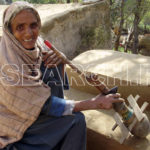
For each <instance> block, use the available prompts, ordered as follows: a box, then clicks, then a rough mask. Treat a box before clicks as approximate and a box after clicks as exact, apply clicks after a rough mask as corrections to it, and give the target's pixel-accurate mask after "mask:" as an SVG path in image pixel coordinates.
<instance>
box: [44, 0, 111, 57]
mask: <svg viewBox="0 0 150 150" xmlns="http://www.w3.org/2000/svg"><path fill="white" fill-rule="evenodd" d="M71 5H72V7H70V9H68V10H66V11H64V12H61V13H57V14H55V15H52V16H51V15H50V16H47V17H46V19H45V20H44V21H43V23H42V24H43V27H42V30H41V33H42V35H43V37H44V38H45V39H48V40H50V41H51V42H52V43H53V44H54V45H55V46H56V47H57V48H58V49H59V50H61V51H62V52H64V53H65V54H66V55H67V57H68V58H70V59H72V58H73V57H75V56H76V55H78V54H79V53H81V52H83V51H85V50H88V49H94V48H103V49H106V48H107V49H110V48H111V46H112V45H111V43H112V42H111V32H110V31H111V30H110V18H109V5H108V3H107V1H106V0H103V1H99V2H94V3H92V4H87V5H82V4H79V3H77V4H71ZM67 6H68V5H67Z"/></svg>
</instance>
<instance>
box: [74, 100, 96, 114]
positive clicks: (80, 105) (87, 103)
mask: <svg viewBox="0 0 150 150" xmlns="http://www.w3.org/2000/svg"><path fill="white" fill-rule="evenodd" d="M90 109H95V104H94V103H93V102H92V100H84V101H75V106H74V109H73V112H79V111H83V110H90Z"/></svg>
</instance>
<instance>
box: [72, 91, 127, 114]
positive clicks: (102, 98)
mask: <svg viewBox="0 0 150 150" xmlns="http://www.w3.org/2000/svg"><path fill="white" fill-rule="evenodd" d="M123 101H124V100H123V99H122V98H120V94H118V93H117V94H109V95H97V96H96V97H94V98H92V99H89V100H84V101H75V106H74V109H73V112H78V111H83V110H92V109H111V108H112V106H113V103H118V102H123Z"/></svg>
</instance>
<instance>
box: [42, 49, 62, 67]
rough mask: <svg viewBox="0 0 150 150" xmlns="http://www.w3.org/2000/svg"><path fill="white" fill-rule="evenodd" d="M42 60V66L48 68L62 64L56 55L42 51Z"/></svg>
mask: <svg viewBox="0 0 150 150" xmlns="http://www.w3.org/2000/svg"><path fill="white" fill-rule="evenodd" d="M42 54H43V56H42V60H43V61H44V66H45V67H48V68H52V67H56V66H57V65H59V64H60V63H63V61H62V59H61V58H59V57H58V56H57V55H56V53H54V52H53V51H52V50H51V51H48V52H47V51H44V52H42Z"/></svg>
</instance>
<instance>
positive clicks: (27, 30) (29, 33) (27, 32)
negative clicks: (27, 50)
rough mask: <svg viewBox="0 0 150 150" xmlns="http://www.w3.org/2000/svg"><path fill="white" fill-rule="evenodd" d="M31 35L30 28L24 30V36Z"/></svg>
mask: <svg viewBox="0 0 150 150" xmlns="http://www.w3.org/2000/svg"><path fill="white" fill-rule="evenodd" d="M32 35H33V32H32V29H31V28H26V31H25V36H32Z"/></svg>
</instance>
